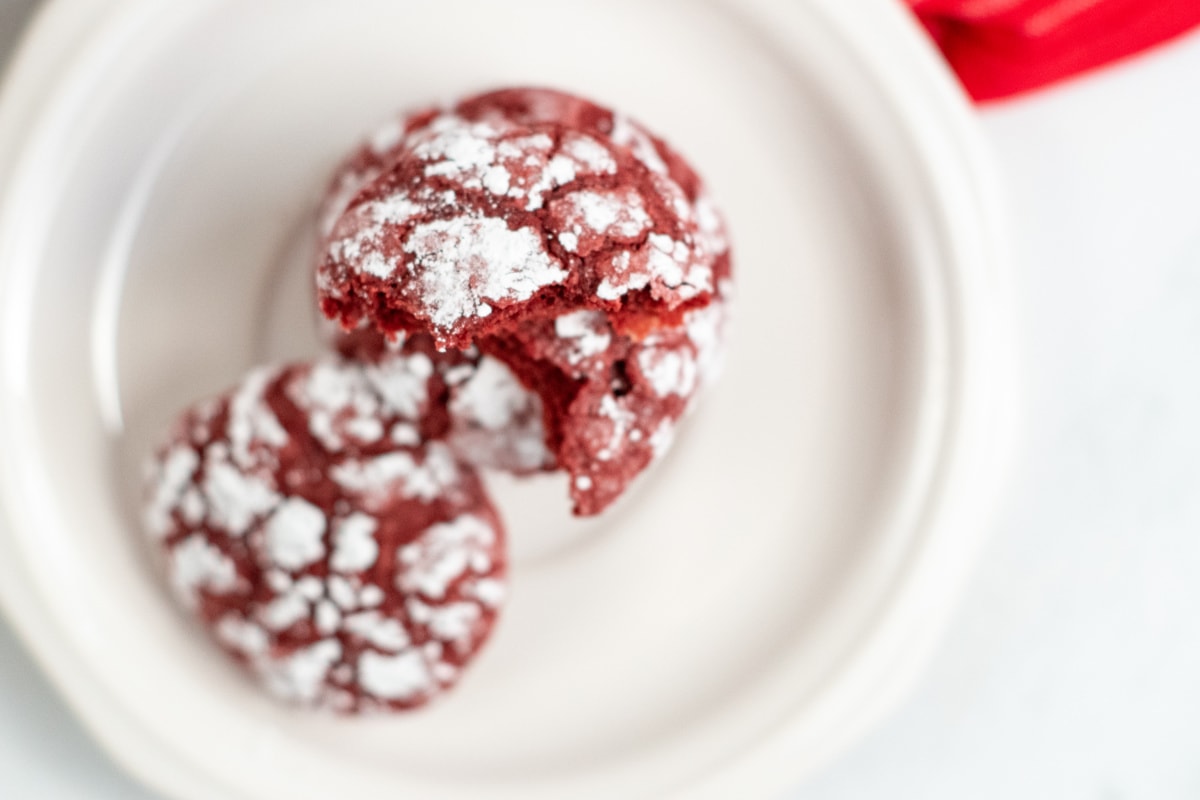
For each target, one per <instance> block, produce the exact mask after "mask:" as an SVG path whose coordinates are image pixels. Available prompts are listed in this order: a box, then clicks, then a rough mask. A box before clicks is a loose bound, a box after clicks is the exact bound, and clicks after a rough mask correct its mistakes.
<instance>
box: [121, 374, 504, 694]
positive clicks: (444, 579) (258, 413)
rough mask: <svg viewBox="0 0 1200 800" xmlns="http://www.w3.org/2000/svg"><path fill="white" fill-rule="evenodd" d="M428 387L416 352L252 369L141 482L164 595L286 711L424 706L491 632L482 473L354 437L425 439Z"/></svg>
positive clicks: (492, 554)
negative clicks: (365, 422)
mask: <svg viewBox="0 0 1200 800" xmlns="http://www.w3.org/2000/svg"><path fill="white" fill-rule="evenodd" d="M432 374H433V373H432V369H431V364H430V362H429V359H428V357H427V356H426V355H425V354H422V353H409V354H407V355H400V356H395V357H394V358H392V359H391V360H390V361H389V362H388V363H375V364H355V363H351V362H347V361H343V360H341V359H336V358H328V359H323V360H320V361H318V362H315V363H312V364H301V365H291V366H285V367H281V368H278V369H271V370H257V371H255V372H253V373H251V375H250V376H249V377H248V378H247V379H246V380H245V381H244V382H243V383H242V384H241V385H239V387H237V388H235V389H234V390H233V391H232V392H230V393H228V394H226V395H222V396H221V397H219V398H217V400H216V401H215V402H207V403H203V404H200V405H198V406H196V407H194V408H192V409H189V410H188V411H186V412H185V413H184V414H183V415H182V416H181V418H180V419H179V421H178V422H177V423H176V425H175V427H174V429H173V431H172V433H171V434H170V436H169V437H168V440H167V442H166V443H165V444H164V446H163V447H162V448H161V449H160V450H159V452H158V454H157V455H156V457H155V458H154V459H153V460H152V462H151V464H150V466H149V468H148V470H147V480H148V482H147V492H146V497H147V504H146V509H145V515H144V516H145V524H146V528H147V534H148V536H149V539H150V541H152V542H154V543H155V546H156V547H157V548H160V550H161V552H162V555H163V565H164V568H165V570H166V573H167V583H168V585H169V586H170V588H171V590H172V593H173V594H174V595H175V596H176V597H177V598H178V599H179V601H180V602H181V604H182V605H183V606H184V607H185V608H187V609H188V610H190V611H191V612H192V613H194V614H195V615H196V616H197V618H198V619H199V620H200V622H201V623H202V624H203V625H204V626H205V627H207V628H208V629H209V630H210V632H211V634H212V636H213V638H214V639H215V641H216V642H217V643H218V644H219V645H220V646H221V647H222V649H224V650H225V651H226V652H227V653H229V654H230V655H231V656H232V657H233V658H234V659H235V660H237V661H238V662H239V663H241V664H243V665H244V666H245V667H247V668H248V669H249V670H250V671H251V673H252V674H253V675H255V676H256V677H257V678H258V679H259V680H260V681H261V682H262V684H263V685H264V686H265V687H266V688H267V689H268V690H269V691H270V692H271V693H272V694H274V695H276V696H278V697H280V698H281V699H284V700H287V701H290V702H295V703H299V704H303V705H307V706H313V707H319V708H324V709H328V710H333V711H337V712H343V713H351V712H366V711H373V710H388V709H403V708H410V707H413V706H416V705H420V704H422V703H424V702H426V701H428V700H429V699H431V698H432V697H434V696H436V695H437V694H439V693H441V692H442V691H444V690H445V689H447V688H448V687H450V686H451V685H453V683H454V682H455V681H456V680H457V679H458V677H459V675H460V674H461V671H462V669H463V667H465V666H466V665H467V663H468V662H469V661H470V660H471V659H472V658H473V657H474V655H475V653H476V652H477V651H478V649H479V647H480V646H481V645H482V644H483V642H484V641H485V640H486V638H487V635H488V632H489V631H490V629H491V627H492V625H493V624H494V621H495V618H496V614H497V611H498V603H497V602H495V599H496V597H498V596H500V597H502V595H503V586H504V583H505V573H506V561H505V555H504V534H503V530H502V528H501V526H500V522H499V520H498V518H497V516H496V514H495V511H494V510H493V508H492V507H491V505H490V503H489V502H488V500H487V498H486V496H485V495H484V492H483V487H482V485H481V483H480V482H479V479H478V477H477V476H476V475H475V473H474V472H473V471H472V469H471V468H470V467H469V466H467V465H465V464H463V463H461V462H459V461H458V460H457V459H456V458H455V456H454V454H453V452H452V451H451V450H450V449H449V447H447V446H446V445H444V444H440V443H438V442H429V443H424V442H423V441H422V442H421V443H419V444H418V445H416V446H412V447H398V446H397V445H396V444H395V443H393V442H390V441H380V440H379V439H378V437H376V436H373V435H372V436H362V435H360V433H361V431H358V430H357V429H358V428H361V423H360V422H358V420H361V419H373V420H375V421H376V422H377V423H378V425H379V427H381V428H384V427H390V426H394V425H396V424H409V425H412V426H413V427H414V428H416V429H420V428H421V427H422V426H424V425H426V424H427V422H428V420H427V419H426V412H427V409H428V408H429V407H430V399H429V397H428V391H429V384H430V378H431V377H432ZM401 385H402V386H403V387H404V388H403V389H402V390H401V389H398V388H397V387H398V386H401ZM317 417H319V418H320V419H321V420H322V421H321V422H320V423H317V424H315V425H314V423H313V420H314V418H317ZM356 431H357V432H356ZM189 453H190V454H191V455H190V456H189V455H187V454H189ZM214 476H215V477H214ZM339 476H342V477H341V479H339ZM345 476H353V477H352V478H350V479H347V478H346V477H345ZM448 531H450V532H452V531H460V532H466V533H465V534H464V533H460V534H459V535H448V534H447V532H448ZM467 534H469V535H467ZM414 553H416V554H418V556H419V557H418V558H414V557H413V556H412V554H414Z"/></svg>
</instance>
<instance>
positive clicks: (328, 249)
mask: <svg viewBox="0 0 1200 800" xmlns="http://www.w3.org/2000/svg"><path fill="white" fill-rule="evenodd" d="M321 218H322V222H321V226H322V234H323V241H322V245H321V248H320V254H319V260H318V264H317V270H316V272H317V276H316V279H317V291H318V296H319V299H320V303H321V308H322V310H323V311H324V313H325V314H326V315H327V316H328V317H330V318H331V319H335V320H337V321H338V322H339V323H340V324H341V325H342V327H343V328H344V329H345V330H348V331H353V330H356V329H359V328H360V327H361V326H362V325H363V324H364V321H365V324H367V325H369V326H370V327H371V328H372V329H374V330H377V331H379V332H381V333H384V334H394V333H397V332H403V333H408V334H418V333H419V334H427V335H430V336H432V337H433V339H434V341H435V343H436V345H437V346H438V347H440V348H446V349H451V350H468V349H469V348H472V347H474V348H477V349H478V351H479V352H480V353H482V354H483V355H484V356H492V357H494V358H496V359H499V360H500V361H501V362H503V363H504V364H505V365H507V366H508V368H509V369H510V370H511V371H512V373H513V374H515V375H516V376H517V378H519V379H520V381H521V382H522V383H523V384H524V385H525V386H526V387H528V388H529V389H531V390H533V391H535V392H536V393H537V394H538V396H539V397H540V399H541V402H542V405H543V414H544V420H545V441H546V445H547V447H548V448H549V450H550V452H551V453H552V454H553V455H554V457H555V458H556V460H557V463H558V465H559V466H560V467H561V468H563V469H565V470H566V471H567V472H568V473H569V474H570V476H571V478H572V484H571V485H572V490H571V491H572V498H573V500H574V504H575V511H576V513H578V514H583V515H590V514H596V513H599V512H600V511H602V510H603V509H604V508H605V507H607V506H608V505H609V504H610V503H612V502H613V501H614V500H615V499H616V498H617V497H619V496H620V495H621V493H622V492H623V491H624V489H625V488H626V486H627V485H628V483H629V482H630V481H631V480H632V479H633V478H634V477H636V475H637V474H639V473H640V472H641V471H642V470H644V469H645V467H646V466H647V465H648V464H649V463H651V462H652V461H653V460H654V458H655V457H656V456H657V455H660V454H661V453H662V452H663V451H664V450H665V448H666V446H667V444H668V443H669V441H670V439H671V434H672V431H673V426H674V424H675V422H676V421H677V420H678V418H679V416H680V415H681V414H682V413H683V411H684V410H686V408H687V407H688V405H689V404H690V402H691V400H692V399H693V397H694V395H695V392H696V391H697V389H699V388H700V387H702V386H703V385H705V384H707V383H708V382H710V381H711V378H712V376H713V373H714V372H715V369H716V366H717V364H718V363H719V361H720V359H719V353H720V350H721V343H722V341H723V337H724V327H725V317H726V312H727V303H728V300H729V297H730V294H731V291H732V285H731V268H730V255H729V246H728V242H727V239H726V235H725V230H724V226H723V224H722V221H721V219H720V216H719V215H718V213H717V212H716V209H715V207H714V206H713V204H712V202H711V200H710V199H709V197H708V195H707V193H706V191H705V190H704V187H703V184H702V183H701V181H700V179H699V178H698V177H697V175H696V173H695V172H694V171H693V170H692V169H691V168H690V167H689V166H688V164H687V163H686V162H685V161H684V160H683V159H682V158H681V157H680V156H679V155H678V154H676V153H675V152H674V151H673V150H671V149H670V148H669V147H668V146H667V145H666V144H665V143H664V142H663V141H662V140H661V139H658V138H656V137H654V136H653V135H651V134H650V133H648V132H647V131H646V130H645V129H644V128H642V127H641V126H640V125H638V124H637V123H635V122H633V121H632V120H630V119H628V118H627V117H624V116H623V115H620V114H617V113H614V112H612V111H609V110H608V109H605V108H602V107H600V106H597V105H595V104H593V103H590V102H588V101H586V100H583V99H581V98H578V97H573V96H570V95H566V94H562V93H559V92H554V91H549V90H539V89H510V90H503V91H498V92H492V93H488V94H484V95H480V96H477V97H473V98H469V99H467V100H464V101H462V102H460V103H458V104H457V105H455V106H453V107H451V108H448V109H429V110H425V111H421V112H417V113H414V114H411V115H409V116H407V117H405V118H403V119H401V120H398V121H395V122H394V123H393V124H390V125H388V126H386V127H385V128H384V129H382V130H381V131H379V132H378V133H377V134H376V135H375V136H374V137H372V139H371V140H370V141H369V142H367V143H366V144H365V145H364V146H363V147H362V148H360V149H359V151H358V152H356V153H355V154H354V155H352V156H351V157H350V158H349V159H348V160H347V161H346V162H345V163H344V164H343V165H342V168H341V169H340V170H339V171H338V174H337V175H336V176H335V179H334V181H333V183H332V186H331V189H330V191H329V194H328V196H327V198H326V201H325V203H324V205H323V210H322V217H321Z"/></svg>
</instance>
